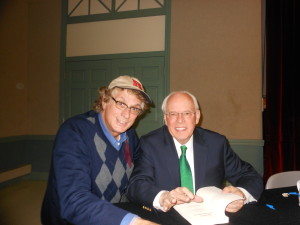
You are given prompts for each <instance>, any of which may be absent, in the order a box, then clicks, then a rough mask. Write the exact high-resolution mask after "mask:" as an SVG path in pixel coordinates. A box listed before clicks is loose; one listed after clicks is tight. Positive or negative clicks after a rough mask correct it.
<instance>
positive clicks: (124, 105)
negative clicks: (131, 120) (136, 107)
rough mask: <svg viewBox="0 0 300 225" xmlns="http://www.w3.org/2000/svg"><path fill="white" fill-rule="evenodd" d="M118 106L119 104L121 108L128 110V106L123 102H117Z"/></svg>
mask: <svg viewBox="0 0 300 225" xmlns="http://www.w3.org/2000/svg"><path fill="white" fill-rule="evenodd" d="M117 104H118V105H119V106H121V107H122V108H126V104H125V103H123V102H117Z"/></svg>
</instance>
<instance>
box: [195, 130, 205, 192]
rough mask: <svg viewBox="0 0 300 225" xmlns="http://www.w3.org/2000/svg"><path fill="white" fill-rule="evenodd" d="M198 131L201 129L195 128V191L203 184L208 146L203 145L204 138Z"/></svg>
mask: <svg viewBox="0 0 300 225" xmlns="http://www.w3.org/2000/svg"><path fill="white" fill-rule="evenodd" d="M200 132H201V130H199V129H197V128H196V129H195V131H194V168H195V187H196V188H195V191H197V190H198V189H199V188H200V187H201V186H202V185H203V181H204V178H205V168H206V163H207V155H208V154H207V151H208V148H207V146H206V145H205V140H204V138H203V135H201V133H200Z"/></svg>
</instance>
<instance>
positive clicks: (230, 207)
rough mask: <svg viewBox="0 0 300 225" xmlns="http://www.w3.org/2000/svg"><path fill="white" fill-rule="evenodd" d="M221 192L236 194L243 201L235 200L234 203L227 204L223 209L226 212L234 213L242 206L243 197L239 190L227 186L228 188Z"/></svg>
mask: <svg viewBox="0 0 300 225" xmlns="http://www.w3.org/2000/svg"><path fill="white" fill-rule="evenodd" d="M222 192H223V193H232V194H236V195H239V196H241V197H242V198H243V199H240V200H236V201H233V202H231V203H230V204H228V206H227V207H226V209H225V210H226V211H227V212H230V213H235V212H237V211H239V210H240V209H241V208H242V207H243V206H244V200H245V195H244V193H243V192H242V191H241V190H240V189H239V188H236V187H233V186H228V187H225V188H224V189H223V191H222Z"/></svg>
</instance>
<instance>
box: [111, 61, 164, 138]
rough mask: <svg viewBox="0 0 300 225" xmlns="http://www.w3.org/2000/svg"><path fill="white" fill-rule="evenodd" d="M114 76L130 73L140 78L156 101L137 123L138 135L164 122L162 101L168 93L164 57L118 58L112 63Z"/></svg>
mask: <svg viewBox="0 0 300 225" xmlns="http://www.w3.org/2000/svg"><path fill="white" fill-rule="evenodd" d="M112 65H113V66H112V73H113V76H114V77H117V76H118V75H122V74H128V75H132V76H135V77H136V78H138V79H139V80H140V81H141V82H142V83H143V85H144V87H145V89H146V91H147V93H148V94H149V95H150V97H151V99H152V101H153V102H154V107H152V108H151V110H150V113H148V114H146V115H145V116H144V117H143V118H141V119H140V121H138V122H137V124H136V130H137V133H138V135H142V134H146V133H148V132H149V131H152V130H154V129H156V128H158V127H160V126H161V125H162V124H163V120H162V112H161V107H160V106H161V103H162V101H163V98H164V96H165V94H166V87H165V86H166V78H165V73H164V57H145V58H131V59H116V60H113V63H112Z"/></svg>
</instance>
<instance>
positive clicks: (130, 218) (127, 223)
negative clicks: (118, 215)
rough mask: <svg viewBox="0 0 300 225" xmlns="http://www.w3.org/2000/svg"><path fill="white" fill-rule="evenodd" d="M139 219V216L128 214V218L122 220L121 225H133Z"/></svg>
mask: <svg viewBox="0 0 300 225" xmlns="http://www.w3.org/2000/svg"><path fill="white" fill-rule="evenodd" d="M137 218H139V217H138V216H137V215H135V214H132V213H127V214H126V216H124V218H123V219H122V221H121V223H120V225H132V224H133V223H134V221H135V220H136V219H137Z"/></svg>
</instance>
